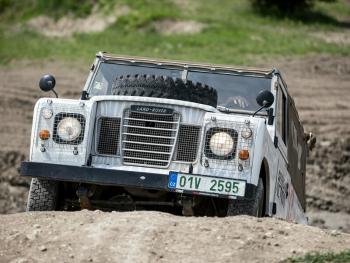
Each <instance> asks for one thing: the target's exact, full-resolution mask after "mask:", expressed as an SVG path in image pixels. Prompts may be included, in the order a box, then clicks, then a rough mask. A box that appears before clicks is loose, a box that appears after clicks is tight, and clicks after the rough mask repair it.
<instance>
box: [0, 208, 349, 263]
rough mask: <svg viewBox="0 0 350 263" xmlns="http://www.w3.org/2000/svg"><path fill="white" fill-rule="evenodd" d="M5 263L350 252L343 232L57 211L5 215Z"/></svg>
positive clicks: (1, 238) (249, 221) (1, 248)
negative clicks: (347, 249) (330, 251)
mask: <svg viewBox="0 0 350 263" xmlns="http://www.w3.org/2000/svg"><path fill="white" fill-rule="evenodd" d="M0 233H1V234H0V255H1V261H3V262H34V261H35V262H56V261H60V262H116V261H117V262H179V261H181V262H280V261H281V260H283V259H286V258H288V257H291V256H295V255H303V254H305V253H307V252H311V251H312V252H313V251H329V250H332V251H340V250H344V249H346V248H349V247H350V235H346V234H341V233H339V232H337V231H323V230H321V229H318V228H314V227H308V226H303V225H296V224H292V223H287V222H284V221H280V220H277V219H270V218H266V219H257V218H252V217H248V216H237V217H230V218H205V217H202V218H194V217H177V216H173V215H169V214H165V213H159V212H124V213H117V212H112V213H103V212H100V211H95V212H89V211H80V212H54V213H49V212H46V213H25V214H13V215H2V216H0Z"/></svg>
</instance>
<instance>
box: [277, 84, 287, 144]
mask: <svg viewBox="0 0 350 263" xmlns="http://www.w3.org/2000/svg"><path fill="white" fill-rule="evenodd" d="M277 132H278V133H279V134H280V136H281V137H282V140H283V142H284V144H285V145H287V97H286V95H285V94H284V92H283V90H282V89H281V88H280V87H279V88H278V90H277Z"/></svg>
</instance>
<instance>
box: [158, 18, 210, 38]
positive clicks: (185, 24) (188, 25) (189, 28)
mask: <svg viewBox="0 0 350 263" xmlns="http://www.w3.org/2000/svg"><path fill="white" fill-rule="evenodd" d="M153 26H154V28H155V30H156V31H157V32H158V33H161V34H163V35H172V34H197V33H200V32H202V31H203V30H204V29H205V28H206V27H207V25H205V24H203V23H200V22H196V21H191V20H189V21H175V20H170V19H164V20H161V21H157V22H154V23H153Z"/></svg>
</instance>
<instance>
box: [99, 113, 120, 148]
mask: <svg viewBox="0 0 350 263" xmlns="http://www.w3.org/2000/svg"><path fill="white" fill-rule="evenodd" d="M98 134H99V136H98V142H97V153H98V154H105V155H119V149H118V147H119V134H120V118H110V117H102V118H100V119H99V120H98Z"/></svg>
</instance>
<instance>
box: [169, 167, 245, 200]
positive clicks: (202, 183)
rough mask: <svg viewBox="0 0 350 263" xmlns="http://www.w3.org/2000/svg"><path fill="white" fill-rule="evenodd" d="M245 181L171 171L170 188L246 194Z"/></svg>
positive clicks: (234, 194)
mask: <svg viewBox="0 0 350 263" xmlns="http://www.w3.org/2000/svg"><path fill="white" fill-rule="evenodd" d="M245 186H246V182H245V181H240V180H234V179H224V178H213V177H207V176H200V175H191V174H180V173H177V172H170V173H169V184H168V187H169V188H170V189H175V190H186V191H192V192H202V193H213V194H221V195H232V196H244V194H245Z"/></svg>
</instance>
